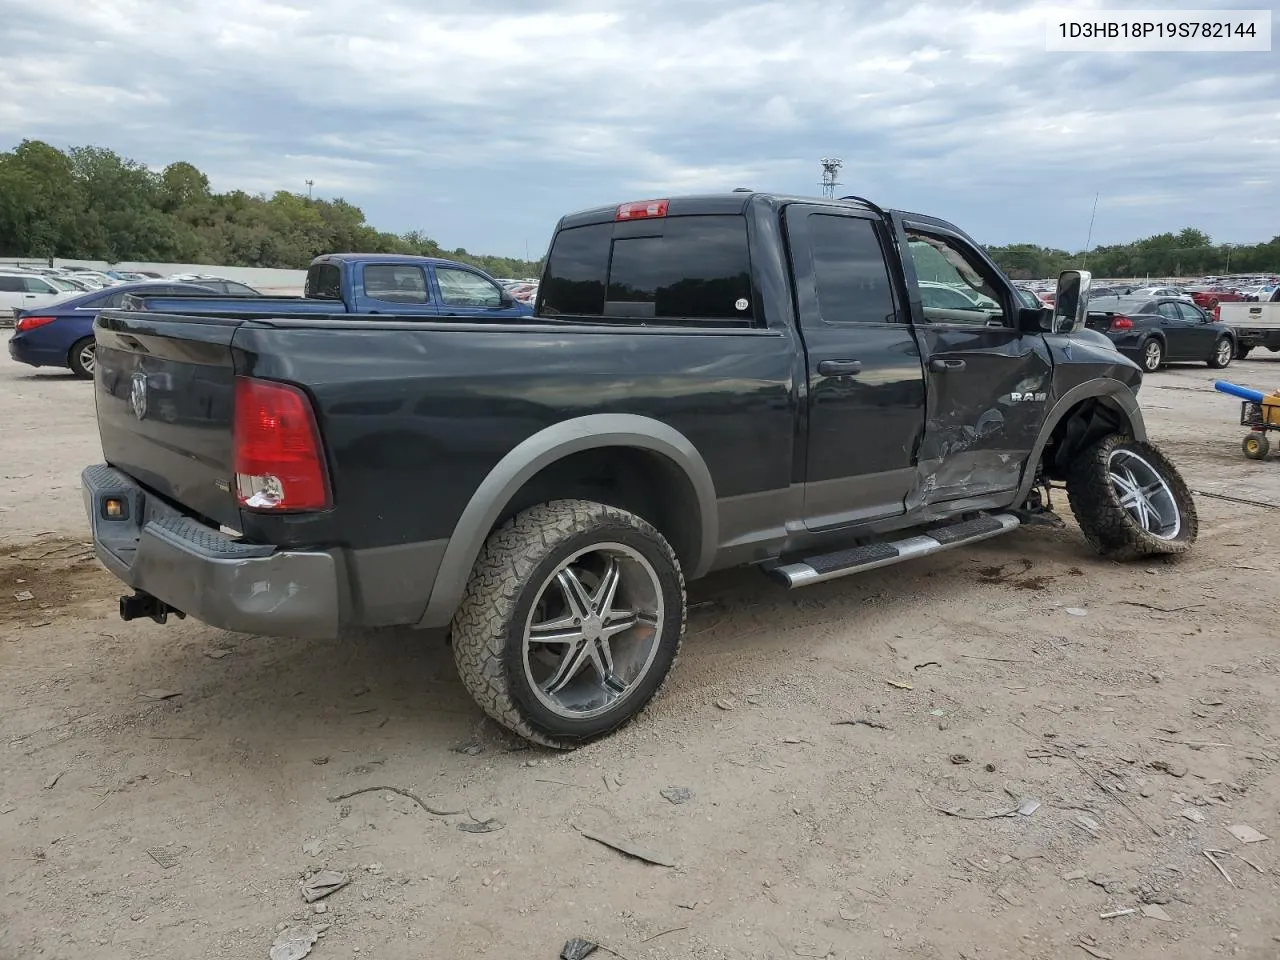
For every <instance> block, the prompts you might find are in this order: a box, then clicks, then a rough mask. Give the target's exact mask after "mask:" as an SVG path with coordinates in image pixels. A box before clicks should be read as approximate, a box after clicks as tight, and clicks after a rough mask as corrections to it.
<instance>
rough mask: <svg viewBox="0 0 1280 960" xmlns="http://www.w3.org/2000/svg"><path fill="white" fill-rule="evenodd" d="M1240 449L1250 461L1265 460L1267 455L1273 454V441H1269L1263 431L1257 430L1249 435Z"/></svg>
mask: <svg viewBox="0 0 1280 960" xmlns="http://www.w3.org/2000/svg"><path fill="white" fill-rule="evenodd" d="M1240 449H1242V450H1243V451H1244V455H1245V456H1246V457H1248V458H1249V459H1250V460H1265V459H1267V454H1268V453H1270V452H1271V441H1270V440H1268V439H1267V435H1266V434H1265V433H1263V432H1262V431H1261V430H1255V431H1254V432H1253V433H1251V434H1249V435H1248V436H1247V437H1245V438H1244V440H1243V441H1242V442H1241V444H1240Z"/></svg>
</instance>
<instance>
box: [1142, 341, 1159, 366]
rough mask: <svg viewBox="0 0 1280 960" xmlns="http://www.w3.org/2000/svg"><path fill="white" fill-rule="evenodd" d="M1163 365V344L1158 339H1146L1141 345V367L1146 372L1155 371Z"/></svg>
mask: <svg viewBox="0 0 1280 960" xmlns="http://www.w3.org/2000/svg"><path fill="white" fill-rule="evenodd" d="M1163 365H1164V344H1162V343H1161V342H1160V341H1159V340H1148V341H1147V342H1146V343H1145V344H1143V346H1142V369H1143V370H1145V371H1146V372H1147V373H1155V372H1156V371H1157V370H1159V369H1160V367H1161V366H1163Z"/></svg>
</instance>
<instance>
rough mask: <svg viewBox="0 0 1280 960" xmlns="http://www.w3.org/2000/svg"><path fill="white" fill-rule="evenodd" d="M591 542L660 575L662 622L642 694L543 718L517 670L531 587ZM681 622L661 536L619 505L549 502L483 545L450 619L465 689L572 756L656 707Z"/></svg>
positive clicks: (495, 713) (677, 580)
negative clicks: (621, 548)
mask: <svg viewBox="0 0 1280 960" xmlns="http://www.w3.org/2000/svg"><path fill="white" fill-rule="evenodd" d="M593 542H595V543H606V542H614V543H622V544H625V545H627V546H629V547H632V548H633V549H635V550H638V551H639V552H640V553H641V554H643V555H644V557H645V559H646V560H647V561H648V562H649V563H650V564H651V565H652V567H653V569H654V571H655V572H656V573H657V575H658V579H659V581H660V587H661V590H662V595H663V604H664V608H665V614H664V619H663V625H662V632H661V635H660V636H659V638H658V645H659V646H658V651H657V654H656V656H655V657H654V659H653V662H652V664H651V665H650V667H649V670H648V673H647V674H646V675H645V676H644V678H643V680H642V681H641V683H640V686H638V687H637V688H636V689H635V691H634V692H632V693H631V694H630V695H629V696H628V697H627V698H626V699H625V700H624V701H623V702H622V703H620V704H619V705H618V707H617V709H616V710H614V711H610V712H606V713H604V714H602V715H600V716H598V717H594V718H591V719H587V720H577V719H569V718H566V717H562V716H559V715H558V714H555V713H553V712H552V711H550V710H548V709H547V708H546V707H545V706H544V705H543V704H542V703H541V702H540V701H539V700H538V698H537V697H536V695H535V694H534V693H533V691H532V689H531V687H530V684H529V681H528V679H527V677H526V675H525V670H524V659H523V658H524V649H523V645H524V629H525V623H526V620H527V618H528V616H529V610H530V607H531V606H532V604H533V603H534V602H535V601H536V600H537V596H536V594H537V592H538V585H540V584H541V583H543V581H544V580H545V579H546V578H547V577H548V576H549V575H550V574H551V572H552V571H554V570H555V568H556V566H557V565H558V564H559V563H560V562H561V561H562V560H563V559H564V558H565V557H568V556H569V555H570V554H572V553H573V552H575V551H577V550H581V549H582V548H584V547H589V546H590V545H591V544H592V543H593ZM685 616H686V604H685V587H684V574H683V573H682V571H681V569H680V562H679V560H678V559H677V558H676V554H675V551H674V550H672V549H671V545H670V544H669V543H667V541H666V539H665V538H664V537H663V536H662V534H661V533H659V532H658V531H657V530H656V529H654V527H653V526H651V525H650V524H649V523H647V522H646V521H644V520H643V519H641V518H640V517H637V516H636V515H635V514H632V513H628V512H627V511H625V510H620V509H618V508H616V507H611V506H607V505H605V504H601V503H594V502H591V501H586V500H555V501H551V502H549V503H542V504H538V505H537V506H533V507H530V508H529V509H527V510H525V511H524V512H522V513H519V514H517V515H516V516H515V517H513V518H512V519H511V520H509V521H507V522H506V523H505V524H503V525H502V526H501V527H499V528H498V529H497V530H495V531H494V532H493V533H492V534H491V535H490V536H489V539H488V540H487V541H486V542H485V545H484V547H483V549H482V550H481V551H480V556H479V557H478V558H477V559H476V564H475V567H473V568H472V572H471V579H470V580H469V581H468V583H467V587H466V591H465V593H464V595H463V599H462V603H461V605H460V606H459V607H458V611H457V613H456V614H455V615H454V618H453V623H452V626H451V631H450V632H451V643H452V647H453V657H454V661H455V662H456V663H457V666H458V674H459V676H460V677H461V679H462V683H463V686H465V687H466V688H467V692H468V693H470V694H471V696H472V697H473V698H474V699H475V701H476V702H477V703H478V704H479V705H480V706H481V707H482V708H483V709H484V712H485V713H487V714H488V715H489V716H490V717H492V718H493V719H494V720H496V721H497V722H498V723H500V724H502V725H503V726H504V727H506V728H507V729H508V730H511V731H513V732H514V733H517V734H519V735H520V736H522V737H524V738H525V739H527V740H531V741H533V742H534V743H538V744H541V745H543V746H547V747H552V748H555V749H561V750H571V749H573V748H575V747H577V746H579V745H580V744H583V743H586V742H587V741H589V740H593V739H595V738H597V737H600V736H603V735H604V734H607V733H610V732H612V731H614V730H617V729H618V728H619V727H621V726H623V725H624V724H626V723H627V722H628V721H630V720H631V719H633V718H634V717H635V716H636V715H637V714H639V713H640V712H641V711H642V710H643V709H644V708H645V706H646V705H647V704H648V703H649V701H650V700H652V699H653V697H654V695H655V694H656V693H657V692H658V689H659V688H660V687H661V686H662V682H663V681H664V680H665V679H666V676H667V674H668V673H669V672H670V670H671V668H672V667H673V666H674V665H675V662H676V659H677V657H678V655H679V652H680V644H681V642H682V641H683V639H684V632H685Z"/></svg>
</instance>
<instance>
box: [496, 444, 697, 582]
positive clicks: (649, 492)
mask: <svg viewBox="0 0 1280 960" xmlns="http://www.w3.org/2000/svg"><path fill="white" fill-rule="evenodd" d="M566 499H571V500H590V501H594V502H596V503H603V504H607V505H609V506H611V507H618V508H619V509H621V510H626V511H629V512H630V513H634V514H635V515H636V516H638V517H642V518H644V519H645V520H647V521H648V522H649V523H651V524H652V525H653V526H654V527H656V528H657V530H658V532H659V533H661V534H662V535H663V537H665V538H666V540H667V542H668V543H669V544H671V547H672V549H673V550H675V553H676V556H677V557H678V558H679V560H680V564H681V566H682V567H684V569H685V571H686V572H687V571H688V570H689V569H691V568H692V566H693V565H694V564H695V563H696V562H697V559H698V557H697V554H698V550H699V549H700V547H701V532H702V517H701V515H700V511H699V507H698V497H697V493H696V492H695V490H694V488H693V484H691V483H690V482H689V478H688V477H687V476H686V475H685V473H684V471H683V470H681V469H680V468H679V467H678V466H677V465H676V464H675V463H674V462H673V461H672V460H670V459H668V458H667V457H665V456H663V455H662V454H660V453H655V452H653V451H649V450H641V449H637V448H635V447H597V448H595V449H592V450H583V451H581V452H579V453H572V454H569V455H568V456H566V457H564V458H562V459H560V460H557V461H555V462H554V463H551V464H548V465H547V466H545V467H543V468H542V469H541V470H539V471H538V472H537V473H535V474H534V475H533V476H532V477H530V478H529V479H528V481H526V482H525V484H524V486H522V487H521V488H520V489H519V490H517V491H516V493H515V495H514V496H513V497H512V498H511V500H510V501H508V503H507V505H506V507H504V508H503V510H502V513H501V514H499V516H498V519H497V522H496V523H495V524H494V529H496V528H497V527H499V526H501V525H502V524H504V523H506V522H507V521H508V520H510V519H511V518H512V517H514V516H515V515H516V514H517V513H520V512H521V511H523V510H527V509H528V508H529V507H532V506H534V505H535V504H538V503H546V502H548V501H551V500H566ZM491 532H492V531H491Z"/></svg>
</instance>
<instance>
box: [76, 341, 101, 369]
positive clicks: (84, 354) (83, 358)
mask: <svg viewBox="0 0 1280 960" xmlns="http://www.w3.org/2000/svg"><path fill="white" fill-rule="evenodd" d="M96 346H97V344H93V343H86V344H85V345H84V346H83V347H81V348H80V353H79V354H77V357H78V359H79V360H80V366H82V367H84V372H85V373H93V364H94V362H95V358H94V354H95V349H94V348H95V347H96Z"/></svg>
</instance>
